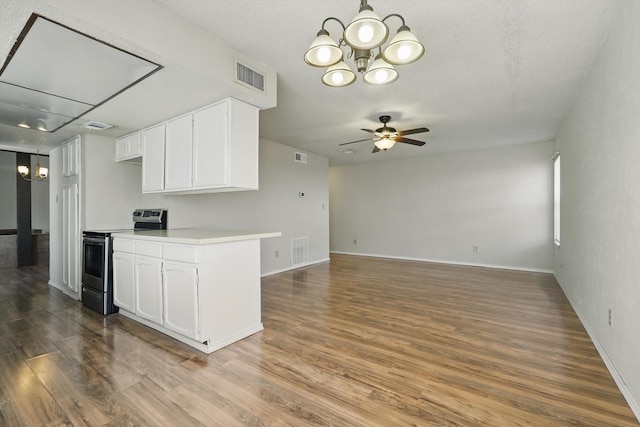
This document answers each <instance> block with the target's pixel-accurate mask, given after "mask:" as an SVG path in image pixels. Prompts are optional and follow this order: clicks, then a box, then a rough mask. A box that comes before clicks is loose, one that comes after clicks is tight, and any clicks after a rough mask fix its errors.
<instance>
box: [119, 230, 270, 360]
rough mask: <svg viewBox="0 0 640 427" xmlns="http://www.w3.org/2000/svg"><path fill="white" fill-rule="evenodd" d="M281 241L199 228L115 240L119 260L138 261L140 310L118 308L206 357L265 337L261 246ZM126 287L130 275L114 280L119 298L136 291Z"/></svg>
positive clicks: (126, 234) (121, 236)
mask: <svg viewBox="0 0 640 427" xmlns="http://www.w3.org/2000/svg"><path fill="white" fill-rule="evenodd" d="M277 236H280V233H252V232H233V231H215V230H199V229H176V230H157V231H155V230H154V231H151V230H150V231H132V232H122V233H114V234H113V238H114V259H119V257H120V256H121V255H123V254H124V255H133V257H134V263H135V270H136V273H135V278H134V288H135V289H136V293H135V300H136V303H135V307H134V309H128V308H127V309H125V308H123V307H122V306H120V308H121V310H120V313H121V314H122V315H123V316H125V317H130V318H132V319H134V320H136V321H138V322H140V323H143V324H145V325H147V326H149V327H151V328H154V329H156V330H158V331H160V332H162V333H164V334H166V335H169V336H171V337H173V338H175V339H177V340H180V341H182V342H184V343H187V344H189V345H191V346H192V347H194V348H197V349H199V350H202V351H203V352H206V353H211V352H213V351H215V350H217V349H219V348H222V347H224V346H226V345H229V344H231V343H233V342H235V341H238V340H240V339H242V338H244V337H247V336H249V335H251V334H254V333H256V332H258V331H261V330H262V329H263V326H262V322H261V306H260V239H261V238H267V237H277ZM127 252H131V254H128V253H127ZM116 270H117V269H116ZM160 272H161V273H160ZM122 280H125V281H126V280H128V276H126V277H124V279H122V278H121V275H120V274H118V273H116V275H115V280H114V289H115V293H116V295H117V294H118V292H120V288H121V287H123V286H124V288H126V289H128V288H129V287H130V283H128V282H126V283H125V284H123V283H122V282H121V281H122ZM159 286H160V290H159V289H158V287H159ZM116 305H117V304H116Z"/></svg>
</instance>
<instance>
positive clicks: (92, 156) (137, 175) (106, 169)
mask: <svg viewBox="0 0 640 427" xmlns="http://www.w3.org/2000/svg"><path fill="white" fill-rule="evenodd" d="M82 156H83V170H82V177H83V199H84V222H83V226H82V228H83V230H113V229H127V228H128V229H132V228H133V221H132V219H131V217H132V213H133V210H134V209H137V208H162V207H166V206H164V204H163V203H164V202H163V201H162V198H161V197H160V196H157V195H153V196H143V195H142V166H141V165H140V164H134V163H127V162H118V163H116V161H115V141H114V139H113V138H107V137H103V136H99V135H92V134H85V135H83V138H82Z"/></svg>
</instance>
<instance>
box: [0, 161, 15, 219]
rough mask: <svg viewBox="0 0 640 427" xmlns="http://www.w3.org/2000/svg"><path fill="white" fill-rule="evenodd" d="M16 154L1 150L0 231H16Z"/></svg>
mask: <svg viewBox="0 0 640 427" xmlns="http://www.w3.org/2000/svg"><path fill="white" fill-rule="evenodd" d="M16 177H17V175H16V153H12V152H10V151H1V150H0V201H2V205H1V206H0V229H15V228H16V224H17V218H16Z"/></svg>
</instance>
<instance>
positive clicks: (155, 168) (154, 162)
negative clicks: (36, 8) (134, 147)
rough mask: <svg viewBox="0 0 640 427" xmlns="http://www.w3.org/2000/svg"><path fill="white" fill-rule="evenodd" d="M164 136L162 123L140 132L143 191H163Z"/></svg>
mask: <svg viewBox="0 0 640 427" xmlns="http://www.w3.org/2000/svg"><path fill="white" fill-rule="evenodd" d="M164 136H165V125H164V123H163V124H161V125H158V126H154V127H151V128H148V129H145V130H143V131H142V133H141V137H142V192H143V193H157V192H161V191H164V159H165V155H164Z"/></svg>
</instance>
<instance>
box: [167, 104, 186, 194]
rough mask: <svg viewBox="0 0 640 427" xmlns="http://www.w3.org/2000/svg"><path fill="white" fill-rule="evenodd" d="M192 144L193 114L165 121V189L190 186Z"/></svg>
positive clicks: (182, 188) (178, 188) (183, 188)
mask: <svg viewBox="0 0 640 427" xmlns="http://www.w3.org/2000/svg"><path fill="white" fill-rule="evenodd" d="M192 144H193V116H192V115H191V114H189V115H188V116H183V117H179V118H177V119H175V120H171V121H170V122H167V123H166V138H165V171H164V174H165V180H164V189H165V190H187V189H190V188H191V162H192V159H191V157H192V156H191V146H192Z"/></svg>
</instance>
